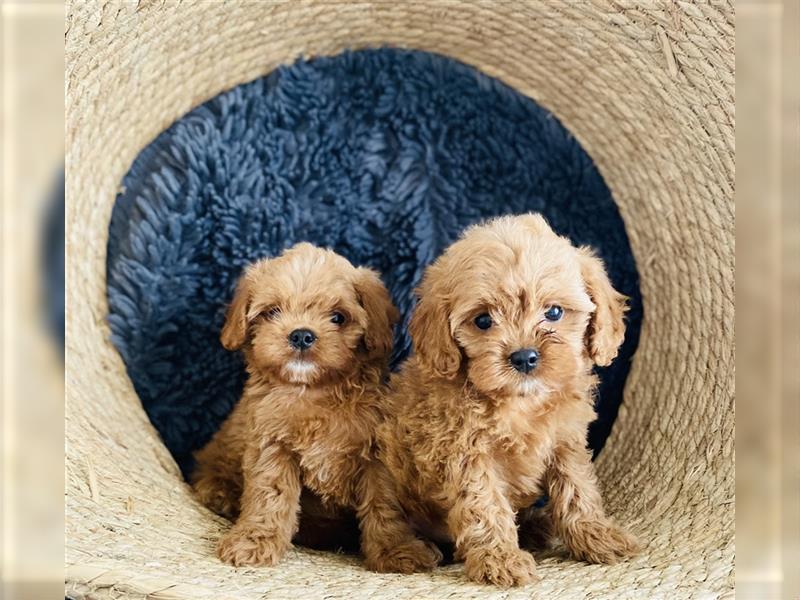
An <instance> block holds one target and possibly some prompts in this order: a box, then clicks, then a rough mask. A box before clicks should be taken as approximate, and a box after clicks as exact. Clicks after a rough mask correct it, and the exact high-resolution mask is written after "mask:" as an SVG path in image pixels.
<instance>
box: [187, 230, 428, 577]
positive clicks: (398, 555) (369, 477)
mask: <svg viewBox="0 0 800 600" xmlns="http://www.w3.org/2000/svg"><path fill="white" fill-rule="evenodd" d="M397 318H398V314H397V309H396V308H395V307H394V306H393V304H392V303H391V300H390V298H389V294H388V293H387V291H386V289H385V288H384V286H383V284H382V283H381V281H380V279H379V278H378V276H377V274H376V273H375V272H374V271H371V270H369V269H366V268H356V267H354V266H353V265H351V264H350V263H349V262H348V261H347V260H346V259H344V258H343V257H341V256H339V255H337V254H335V253H334V252H332V251H329V250H322V249H319V248H316V247H314V246H312V245H310V244H306V243H302V244H298V245H296V246H294V247H293V248H291V249H290V250H287V251H286V252H284V254H283V255H281V256H280V257H278V258H274V259H271V260H262V261H260V262H257V263H255V264H253V265H251V266H250V267H249V268H248V269H247V270H246V272H245V274H244V276H243V277H242V278H241V280H240V282H239V284H238V287H237V289H236V293H235V296H234V299H233V303H232V304H231V306H230V308H229V311H228V314H227V318H226V319H227V320H226V323H225V326H224V328H223V330H222V336H221V338H222V343H223V345H224V346H225V348H227V349H229V350H235V349H239V348H241V349H242V350H243V351H244V356H245V359H246V362H247V372H248V379H247V383H246V385H245V390H244V393H243V396H242V399H241V400H240V401H239V403H238V404H237V406H236V407H235V408H234V410H233V412H232V413H231V415H230V416H229V418H228V419H227V420H226V421H225V423H224V424H223V426H222V428H221V429H220V431H219V432H218V433H217V434H216V435H215V436H214V438H213V439H212V440H211V442H209V444H208V445H207V446H206V447H205V448H203V449H202V450H201V451H200V452H198V453H197V455H196V458H197V468H196V470H195V472H194V474H193V478H192V479H193V485H194V488H195V490H196V492H197V494H198V496H199V498H200V499H201V501H202V502H203V503H205V504H206V505H207V506H208V507H210V508H211V509H212V510H214V511H216V512H218V513H220V514H222V515H225V516H228V517H230V518H235V519H236V522H235V524H234V525H233V527H232V528H231V529H230V531H229V532H228V533H227V534H226V535H225V536H224V537H223V538H222V540H221V541H220V542H219V546H218V554H219V557H220V558H221V559H222V560H223V561H225V562H229V563H231V564H233V565H237V566H238V565H272V564H275V563H276V562H277V561H278V560H279V559H280V558H281V557H282V556H283V555H284V553H285V552H286V550H287V549H288V548H289V547H290V545H291V541H292V537H293V536H294V534H295V533H296V531H297V529H298V512H299V511H300V508H301V505H300V496H301V490H302V489H303V487H304V486H305V488H307V490H310V492H312V493H313V494H314V497H315V498H316V499H317V500H321V502H322V503H323V504H324V505H327V506H330V507H331V509H332V511H335V509H336V508H338V507H349V508H352V509H355V512H356V514H357V516H358V519H359V522H360V526H361V547H362V550H363V553H364V556H365V559H366V564H367V566H368V568H371V569H374V570H377V571H398V572H412V571H415V570H420V569H430V568H432V567H434V566H435V565H436V563H437V562H438V561H439V559H440V558H441V554H440V553H439V552H438V549H436V548H435V547H434V546H432V545H431V544H429V543H427V542H423V541H421V540H419V539H417V538H416V537H415V534H414V532H413V530H412V529H411V528H410V526H409V525H408V524H407V523H406V521H405V520H404V517H403V515H402V513H401V509H400V506H399V504H398V502H397V499H396V496H395V494H394V487H393V484H392V482H391V480H389V478H388V474H387V472H386V471H385V469H384V467H383V466H382V465H381V464H380V462H378V461H377V460H376V457H375V456H374V454H373V448H374V446H375V432H376V427H377V425H378V422H379V421H380V419H381V408H380V404H379V403H380V397H379V394H378V388H379V386H380V385H381V383H382V378H383V377H384V374H385V372H386V365H387V357H388V355H389V352H390V350H391V347H392V328H393V326H394V324H395V322H396V320H397ZM303 495H304V496H306V494H305V493H304V494H303Z"/></svg>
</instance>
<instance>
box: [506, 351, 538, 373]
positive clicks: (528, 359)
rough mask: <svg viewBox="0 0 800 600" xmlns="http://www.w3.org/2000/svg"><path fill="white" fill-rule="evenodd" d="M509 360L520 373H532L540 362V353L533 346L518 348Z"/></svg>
mask: <svg viewBox="0 0 800 600" xmlns="http://www.w3.org/2000/svg"><path fill="white" fill-rule="evenodd" d="M508 362H510V363H511V366H512V367H514V368H515V369H516V370H517V371H519V372H520V373H530V372H531V371H533V370H534V369H535V368H536V364H537V363H538V362H539V353H538V352H537V351H536V350H534V349H533V348H524V349H523V350H517V351H516V352H513V353H512V354H511V356H509V357H508Z"/></svg>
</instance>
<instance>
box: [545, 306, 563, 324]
mask: <svg viewBox="0 0 800 600" xmlns="http://www.w3.org/2000/svg"><path fill="white" fill-rule="evenodd" d="M563 316H564V309H563V308H561V307H560V306H556V305H553V306H551V307H550V308H548V309H547V310H546V311H544V318H545V319H547V320H548V321H553V322H555V321H560V320H561V317H563Z"/></svg>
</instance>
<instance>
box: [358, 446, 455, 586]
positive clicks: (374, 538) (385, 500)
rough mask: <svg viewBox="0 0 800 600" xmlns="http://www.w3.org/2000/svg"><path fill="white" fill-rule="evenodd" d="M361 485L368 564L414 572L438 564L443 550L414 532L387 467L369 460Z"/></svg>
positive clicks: (360, 513)
mask: <svg viewBox="0 0 800 600" xmlns="http://www.w3.org/2000/svg"><path fill="white" fill-rule="evenodd" d="M360 484H361V485H360V489H359V495H360V501H359V505H358V510H357V513H358V519H359V523H360V525H361V550H362V552H363V553H364V562H365V564H366V567H367V568H368V569H370V570H372V571H379V572H382V573H391V572H394V573H413V572H415V571H429V570H430V569H433V568H434V567H435V566H436V565H437V564H439V561H440V560H442V553H441V552H440V551H439V549H438V548H437V547H436V545H435V544H433V543H431V542H428V541H423V540H421V539H418V538H417V537H416V536H415V535H414V531H413V529H412V528H411V525H410V524H409V523H408V520H407V519H406V516H405V514H404V512H403V510H402V508H401V507H400V503H399V502H398V500H397V494H396V493H395V487H394V481H393V480H392V478H391V477H390V476H389V473H388V471H387V470H386V469H385V467H384V466H383V465H382V464H381V463H379V462H378V461H372V462H370V463H369V464H368V465H367V466H366V468H365V470H364V473H363V475H362V477H361V482H360Z"/></svg>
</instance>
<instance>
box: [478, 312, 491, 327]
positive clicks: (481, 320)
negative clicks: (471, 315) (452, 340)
mask: <svg viewBox="0 0 800 600" xmlns="http://www.w3.org/2000/svg"><path fill="white" fill-rule="evenodd" d="M491 326H492V317H490V316H489V313H481V314H479V315H478V316H477V317H475V327H477V328H478V329H489V327H491Z"/></svg>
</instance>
